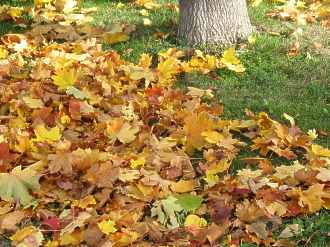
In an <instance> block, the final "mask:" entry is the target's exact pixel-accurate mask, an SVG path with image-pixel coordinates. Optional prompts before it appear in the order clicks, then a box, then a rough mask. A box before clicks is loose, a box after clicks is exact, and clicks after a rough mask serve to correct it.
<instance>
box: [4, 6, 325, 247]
mask: <svg viewBox="0 0 330 247" xmlns="http://www.w3.org/2000/svg"><path fill="white" fill-rule="evenodd" d="M1 2H3V1H1ZM5 2H6V3H9V4H16V5H19V4H20V2H18V1H14V0H12V1H5ZM123 2H125V3H126V1H123ZM161 2H172V3H175V2H176V1H173V0H162V1H161ZM118 3H119V1H115V0H113V1H111V0H108V1H107V0H94V1H89V0H86V1H83V5H84V6H86V7H94V6H97V7H98V11H97V12H96V13H95V14H94V18H95V23H97V24H104V25H107V24H108V23H113V22H118V21H124V22H127V23H131V24H135V25H136V27H137V31H136V32H134V33H133V35H132V36H131V38H130V40H129V41H127V42H123V43H119V44H116V45H113V46H111V47H109V46H105V49H108V48H111V49H115V50H116V51H118V52H119V53H120V54H121V55H122V56H124V57H125V58H126V59H127V60H130V61H134V62H136V61H137V60H138V58H139V56H140V54H142V53H151V54H157V53H158V52H159V51H161V50H166V49H167V48H170V47H179V48H183V49H184V48H186V46H185V44H183V43H181V42H179V41H177V39H176V37H175V32H176V25H177V20H178V18H177V17H178V16H177V13H175V12H173V11H170V10H167V9H159V10H157V11H153V10H152V11H150V16H149V17H148V18H149V19H150V20H151V21H152V25H151V26H147V27H146V26H144V25H143V21H142V18H143V16H141V14H140V13H139V11H140V10H141V9H138V8H136V6H133V5H129V4H128V5H127V6H129V7H123V8H120V7H118ZM272 8H274V5H271V4H266V3H262V4H261V5H260V6H258V7H257V8H250V16H251V19H252V23H253V25H254V26H255V29H256V37H257V39H256V43H255V44H253V45H251V44H245V47H244V48H245V49H241V48H242V45H238V46H237V50H238V51H240V59H241V61H242V63H243V64H244V65H245V66H246V72H245V73H243V74H237V73H234V72H230V71H228V72H224V71H221V72H219V73H218V75H217V77H216V79H215V78H214V77H215V76H212V77H210V76H208V75H200V74H193V75H189V76H187V77H183V78H181V79H180V80H179V81H178V82H177V86H178V87H185V86H194V87H201V88H205V89H206V88H209V87H212V88H213V89H214V90H215V92H216V96H217V98H218V100H219V101H221V102H223V103H224V105H225V116H226V117H228V118H232V117H235V118H244V115H245V114H244V110H245V109H246V108H248V109H250V110H252V111H254V112H259V111H265V112H268V113H270V115H271V116H272V117H273V118H274V119H277V120H283V117H282V114H283V113H287V114H289V115H291V116H293V117H294V118H295V119H296V121H297V122H298V124H299V126H301V127H302V128H303V129H304V130H306V131H307V130H309V129H314V128H315V129H316V130H318V131H324V132H325V133H326V132H329V130H330V121H329V119H330V30H329V29H328V30H326V29H325V28H323V27H321V26H320V25H319V24H310V25H307V26H304V27H302V28H303V31H304V32H303V33H304V34H303V36H301V37H300V38H299V41H300V43H301V50H300V53H299V54H298V55H297V56H293V57H290V56H288V55H287V52H288V50H289V49H290V46H291V45H292V44H293V42H294V41H295V38H294V37H293V36H292V35H291V34H292V32H293V31H294V30H296V28H297V25H296V24H295V23H290V22H282V21H280V20H275V19H272V18H270V17H267V16H266V13H267V12H268V11H269V10H270V9H272ZM22 30H23V28H17V27H15V26H13V25H12V24H10V23H0V35H2V34H5V33H9V32H13V31H15V32H17V31H22ZM156 32H163V33H168V34H169V35H168V36H167V37H166V38H163V39H159V38H155V36H154V34H155V33H156ZM246 46H247V47H246ZM201 49H206V50H208V51H210V52H213V53H221V48H214V47H201ZM319 143H320V144H322V145H323V146H325V147H330V135H329V133H328V135H326V134H325V135H324V136H322V135H320V139H319ZM242 156H244V153H243V154H242ZM236 166H237V167H240V166H242V164H236ZM233 172H234V171H233ZM329 220H330V213H329V212H328V211H321V212H320V213H318V214H316V215H314V216H311V217H300V218H297V219H294V220H291V221H290V222H288V223H298V224H299V225H300V226H301V227H302V234H301V235H299V236H297V239H298V242H299V244H300V245H301V246H320V247H321V246H328V244H327V243H328V242H329V240H330V237H329V235H328V233H329V232H330V224H329ZM242 246H246V247H247V246H252V245H242Z"/></svg>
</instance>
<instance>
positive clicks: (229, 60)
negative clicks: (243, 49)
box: [220, 48, 245, 73]
mask: <svg viewBox="0 0 330 247" xmlns="http://www.w3.org/2000/svg"><path fill="white" fill-rule="evenodd" d="M220 61H221V63H223V64H224V65H225V66H226V67H227V68H228V69H229V70H233V71H235V72H237V73H241V72H244V71H245V68H244V66H243V65H242V64H241V61H240V60H239V59H238V58H237V56H236V51H235V49H234V48H229V49H227V50H226V51H224V53H223V56H222V58H221V60H220Z"/></svg>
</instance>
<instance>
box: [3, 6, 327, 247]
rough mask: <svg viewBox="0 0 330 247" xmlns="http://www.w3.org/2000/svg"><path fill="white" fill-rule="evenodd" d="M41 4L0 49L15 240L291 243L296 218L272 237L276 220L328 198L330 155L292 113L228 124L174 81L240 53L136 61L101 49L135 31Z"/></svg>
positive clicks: (196, 92)
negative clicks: (247, 153) (237, 164)
mask: <svg viewBox="0 0 330 247" xmlns="http://www.w3.org/2000/svg"><path fill="white" fill-rule="evenodd" d="M37 2H38V1H37ZM57 2H58V1H57ZM70 2H71V1H68V3H70ZM151 2H152V1H151ZM38 3H39V2H38ZM38 3H37V4H36V9H35V10H34V12H33V19H32V21H28V23H25V25H27V26H29V27H30V30H29V31H27V32H26V33H25V34H7V35H4V36H3V37H1V45H0V58H1V60H0V65H1V66H0V82H1V85H0V90H1V99H0V100H1V108H0V112H1V117H0V120H1V128H0V131H1V135H0V141H1V143H0V161H1V173H0V197H1V202H0V206H1V207H0V214H1V216H0V229H1V233H2V234H3V236H6V237H7V239H8V241H11V243H12V245H14V246H79V245H81V246H86V245H87V246H103V247H106V246H132V245H133V246H164V245H166V246H211V245H215V244H217V243H218V242H219V241H222V242H224V243H227V244H228V245H233V246H238V245H239V244H240V243H241V242H247V243H257V244H265V245H272V246H295V245H296V243H295V242H294V241H293V240H292V239H291V238H292V237H294V236H295V235H297V234H298V233H299V230H300V229H299V227H298V225H296V224H292V225H288V226H287V227H286V228H285V229H284V230H283V231H280V234H274V232H279V230H280V229H281V224H282V222H283V220H285V219H289V218H290V217H296V216H298V215H303V214H311V213H315V212H317V211H319V210H321V209H322V208H326V209H327V208H329V207H330V186H329V185H330V184H329V181H330V168H329V166H330V159H329V158H330V150H329V149H327V148H324V147H322V146H320V145H317V144H315V143H314V140H315V139H316V138H317V133H316V132H315V131H314V130H311V131H309V132H308V133H304V132H303V131H301V130H300V128H299V127H298V126H297V125H296V123H295V121H294V119H293V118H292V117H290V116H288V115H286V114H285V115H284V116H285V118H286V119H287V120H288V124H287V125H286V124H282V123H279V122H277V121H275V120H273V119H271V118H270V117H269V115H268V114H267V113H264V112H261V113H259V114H254V113H252V112H250V111H248V110H247V111H246V114H247V119H233V120H225V118H224V116H223V106H222V105H221V104H219V103H217V102H216V101H215V100H214V98H213V97H214V96H213V94H212V90H201V89H198V88H193V87H189V88H188V89H187V90H184V91H182V90H179V89H176V88H175V87H173V83H174V82H175V80H176V78H177V76H178V75H180V74H183V73H191V72H196V71H197V72H199V73H204V74H208V73H210V72H212V71H214V70H217V69H230V70H233V71H236V72H237V73H241V72H244V66H243V65H242V64H241V63H240V61H239V59H238V58H237V56H236V54H235V50H234V49H232V48H231V49H228V50H227V51H225V52H224V54H223V56H222V57H221V58H217V57H215V56H211V55H205V54H203V53H202V52H201V51H198V50H197V51H195V52H194V55H192V56H188V55H187V53H186V52H184V51H179V50H177V49H175V48H172V49H169V50H168V51H164V52H162V53H159V54H158V57H157V58H156V61H155V58H152V57H151V56H150V55H148V54H143V55H141V58H140V60H139V62H138V64H133V63H130V62H128V61H125V60H123V59H122V58H121V57H120V55H119V54H117V53H116V52H115V51H112V50H107V51H104V50H102V48H101V47H102V42H105V43H109V44H112V43H116V42H122V41H125V40H127V39H129V33H130V32H132V31H133V30H134V27H132V26H128V25H124V24H114V25H112V26H111V27H95V26H92V25H90V24H89V22H90V21H91V19H90V18H88V17H87V16H86V14H87V13H90V12H92V11H94V10H93V9H80V10H78V9H72V8H73V7H75V6H74V5H70V4H68V5H63V6H62V5H56V4H55V5H46V7H42V6H43V2H42V1H41V2H40V5H41V6H39V5H38ZM8 9H9V10H10V7H6V15H7V16H8V13H14V14H12V15H14V17H13V16H11V19H13V20H14V21H17V20H19V23H20V24H21V22H22V21H23V20H22V19H21V18H19V16H20V15H18V14H16V13H17V10H16V9H14V10H15V11H16V12H15V11H14V10H12V11H11V12H10V11H9V12H8ZM20 11H22V13H23V12H24V11H25V10H24V9H23V10H20ZM28 12H29V11H28ZM15 15H17V16H16V17H15ZM3 18H4V17H3ZM6 18H7V17H6ZM23 22H25V21H23ZM249 149H250V150H252V151H256V152H257V154H258V155H257V156H256V157H250V158H245V159H244V160H243V161H244V162H245V163H246V164H247V165H246V168H244V169H241V170H239V171H237V174H236V175H232V174H231V173H230V168H231V165H232V163H233V161H237V160H238V155H239V154H240V152H241V151H243V150H249ZM279 158H280V159H279ZM285 160H288V161H289V163H290V165H287V163H288V161H285ZM240 161H242V160H240ZM281 162H283V163H281ZM4 241H5V240H4Z"/></svg>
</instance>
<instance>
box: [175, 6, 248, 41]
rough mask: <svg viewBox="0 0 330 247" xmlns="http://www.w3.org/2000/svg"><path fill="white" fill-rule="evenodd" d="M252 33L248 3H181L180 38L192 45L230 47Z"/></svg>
mask: <svg viewBox="0 0 330 247" xmlns="http://www.w3.org/2000/svg"><path fill="white" fill-rule="evenodd" d="M251 32H252V26H251V22H250V18H249V15H248V11H247V5H246V0H180V23H179V37H180V38H181V39H183V40H185V41H187V42H188V43H189V44H192V45H196V44H205V43H208V44H231V43H236V42H237V41H238V40H240V39H246V38H247V37H248V36H249V35H250V34H251Z"/></svg>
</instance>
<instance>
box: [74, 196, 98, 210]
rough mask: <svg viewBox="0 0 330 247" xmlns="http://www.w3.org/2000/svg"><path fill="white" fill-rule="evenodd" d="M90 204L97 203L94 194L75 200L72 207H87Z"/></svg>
mask: <svg viewBox="0 0 330 247" xmlns="http://www.w3.org/2000/svg"><path fill="white" fill-rule="evenodd" d="M90 205H96V200H95V198H94V196H92V195H88V196H86V197H84V198H82V199H80V200H74V201H73V202H72V204H71V207H79V208H82V209H86V208H88V207H89V206H90Z"/></svg>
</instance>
